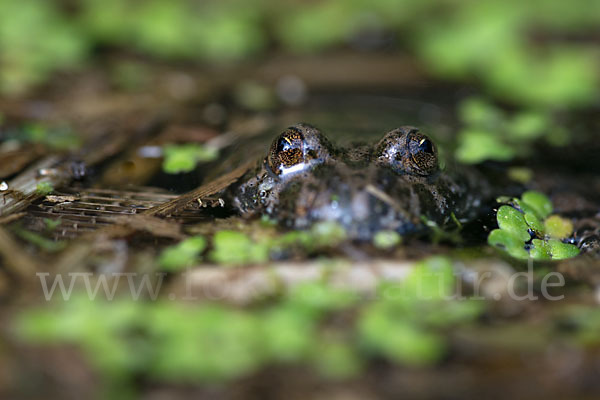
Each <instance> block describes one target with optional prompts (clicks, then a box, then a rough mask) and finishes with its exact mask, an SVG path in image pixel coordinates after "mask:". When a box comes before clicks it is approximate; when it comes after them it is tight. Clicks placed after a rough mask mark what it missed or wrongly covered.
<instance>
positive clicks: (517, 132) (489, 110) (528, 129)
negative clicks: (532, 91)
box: [456, 97, 569, 163]
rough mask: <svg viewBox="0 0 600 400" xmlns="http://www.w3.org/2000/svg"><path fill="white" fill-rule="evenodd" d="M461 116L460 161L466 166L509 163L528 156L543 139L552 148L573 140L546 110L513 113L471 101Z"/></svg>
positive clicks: (466, 102)
mask: <svg viewBox="0 0 600 400" xmlns="http://www.w3.org/2000/svg"><path fill="white" fill-rule="evenodd" d="M458 114H459V118H460V121H461V125H462V128H461V130H460V131H459V133H458V143H457V149H456V157H457V159H458V160H460V161H462V162H464V163H478V162H481V161H484V160H496V161H508V160H510V159H512V158H514V157H517V156H518V157H526V156H528V155H529V154H530V153H531V150H532V146H533V145H534V144H535V143H537V142H539V141H540V140H541V139H543V140H544V141H545V142H547V143H549V144H552V145H562V144H565V142H567V141H568V140H569V132H567V131H566V129H565V128H564V127H563V126H561V125H560V124H559V123H558V122H556V121H555V120H554V118H553V117H552V114H551V112H550V111H549V110H544V109H542V108H529V109H528V108H523V109H520V110H517V111H514V112H512V113H509V112H506V111H505V110H503V109H502V108H500V107H498V106H495V105H494V104H492V103H491V102H489V101H487V100H485V99H482V98H477V97H471V98H467V99H465V100H463V101H462V102H461V103H460V104H459V108H458Z"/></svg>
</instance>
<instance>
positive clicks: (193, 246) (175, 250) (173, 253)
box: [158, 236, 206, 271]
mask: <svg viewBox="0 0 600 400" xmlns="http://www.w3.org/2000/svg"><path fill="white" fill-rule="evenodd" d="M205 248H206V240H205V239H204V238H203V237H202V236H194V237H191V238H189V239H186V240H184V241H182V242H181V243H179V244H177V245H175V246H171V247H167V248H166V249H165V250H163V252H162V253H161V254H160V257H159V259H158V264H159V265H160V267H161V268H162V269H164V270H167V271H177V270H180V269H183V268H187V267H190V266H192V265H193V264H194V263H195V262H197V261H198V256H199V255H200V253H202V251H204V249H205Z"/></svg>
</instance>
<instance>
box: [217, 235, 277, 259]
mask: <svg viewBox="0 0 600 400" xmlns="http://www.w3.org/2000/svg"><path fill="white" fill-rule="evenodd" d="M269 250H270V247H269V243H268V242H266V241H256V242H255V241H252V240H251V239H250V238H249V237H248V236H247V235H246V234H244V233H241V232H236V231H227V230H224V231H219V232H217V233H216V234H215V235H214V237H213V250H212V251H211V253H210V258H211V259H212V260H213V261H214V262H216V263H219V264H224V265H229V266H235V265H242V264H251V263H264V262H267V261H268V260H269Z"/></svg>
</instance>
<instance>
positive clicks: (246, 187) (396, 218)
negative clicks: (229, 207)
mask: <svg viewBox="0 0 600 400" xmlns="http://www.w3.org/2000/svg"><path fill="white" fill-rule="evenodd" d="M490 196H491V190H490V185H489V184H488V183H487V182H486V180H485V179H483V178H482V177H481V175H479V174H477V173H476V172H474V171H472V170H468V169H464V168H450V167H448V166H447V165H443V166H442V164H441V163H440V157H439V154H438V149H437V146H436V144H435V143H434V141H433V140H432V139H431V138H430V137H429V136H428V135H426V134H424V133H422V132H421V131H420V130H419V129H418V128H417V127H414V126H400V127H398V128H395V129H392V130H390V131H388V132H386V133H384V134H383V136H381V138H380V139H379V140H377V141H375V142H374V143H366V142H352V143H350V145H347V146H339V145H335V144H334V143H333V142H332V141H330V140H329V139H328V137H327V136H326V135H325V134H324V133H323V132H321V131H320V130H319V129H318V128H316V127H315V126H313V125H311V124H308V123H297V124H295V125H292V126H290V127H288V128H287V129H285V130H283V132H281V133H280V134H279V135H277V136H276V137H275V138H274V140H273V141H272V143H271V145H270V146H269V148H268V150H267V152H266V156H264V157H262V158H261V159H260V160H259V161H258V163H257V165H256V167H255V168H253V169H251V170H250V171H249V172H248V173H247V174H246V175H244V176H243V177H242V178H241V179H240V181H239V182H238V184H237V185H236V187H235V188H234V191H233V199H232V204H233V207H234V209H235V210H237V212H238V213H239V214H240V215H241V216H243V217H245V218H252V217H256V216H261V217H263V218H267V219H269V220H272V221H275V222H277V223H278V224H279V225H281V226H283V227H285V228H288V229H308V228H310V227H312V226H313V225H315V224H317V223H323V222H333V223H336V224H339V225H340V226H342V227H343V228H344V230H345V231H346V233H347V236H348V237H349V238H350V239H355V240H358V241H368V240H372V238H373V237H374V235H376V234H377V233H378V232H381V231H394V232H397V233H398V234H400V235H401V236H403V237H404V236H419V235H423V234H425V233H426V232H427V231H429V230H430V229H431V227H432V226H436V227H439V228H441V229H452V228H456V227H458V226H460V225H461V224H464V223H466V222H469V221H472V220H473V219H474V218H476V217H477V215H479V214H480V213H481V210H482V207H483V206H484V204H485V202H486V199H489V198H490Z"/></svg>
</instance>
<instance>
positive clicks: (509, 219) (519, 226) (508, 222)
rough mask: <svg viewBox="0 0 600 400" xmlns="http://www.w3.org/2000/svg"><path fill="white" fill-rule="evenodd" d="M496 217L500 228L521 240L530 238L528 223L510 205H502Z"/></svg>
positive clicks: (524, 240)
mask: <svg viewBox="0 0 600 400" xmlns="http://www.w3.org/2000/svg"><path fill="white" fill-rule="evenodd" d="M496 217H497V220H498V226H499V227H500V229H502V230H504V231H507V232H510V233H511V234H512V235H513V236H515V237H516V238H518V239H519V240H522V241H523V242H526V241H528V240H529V239H531V235H530V234H529V225H528V224H527V222H526V221H525V217H524V216H523V214H522V213H521V212H520V211H519V210H517V209H515V208H514V207H511V206H507V205H503V206H501V207H500V208H499V209H498V213H497V214H496Z"/></svg>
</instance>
